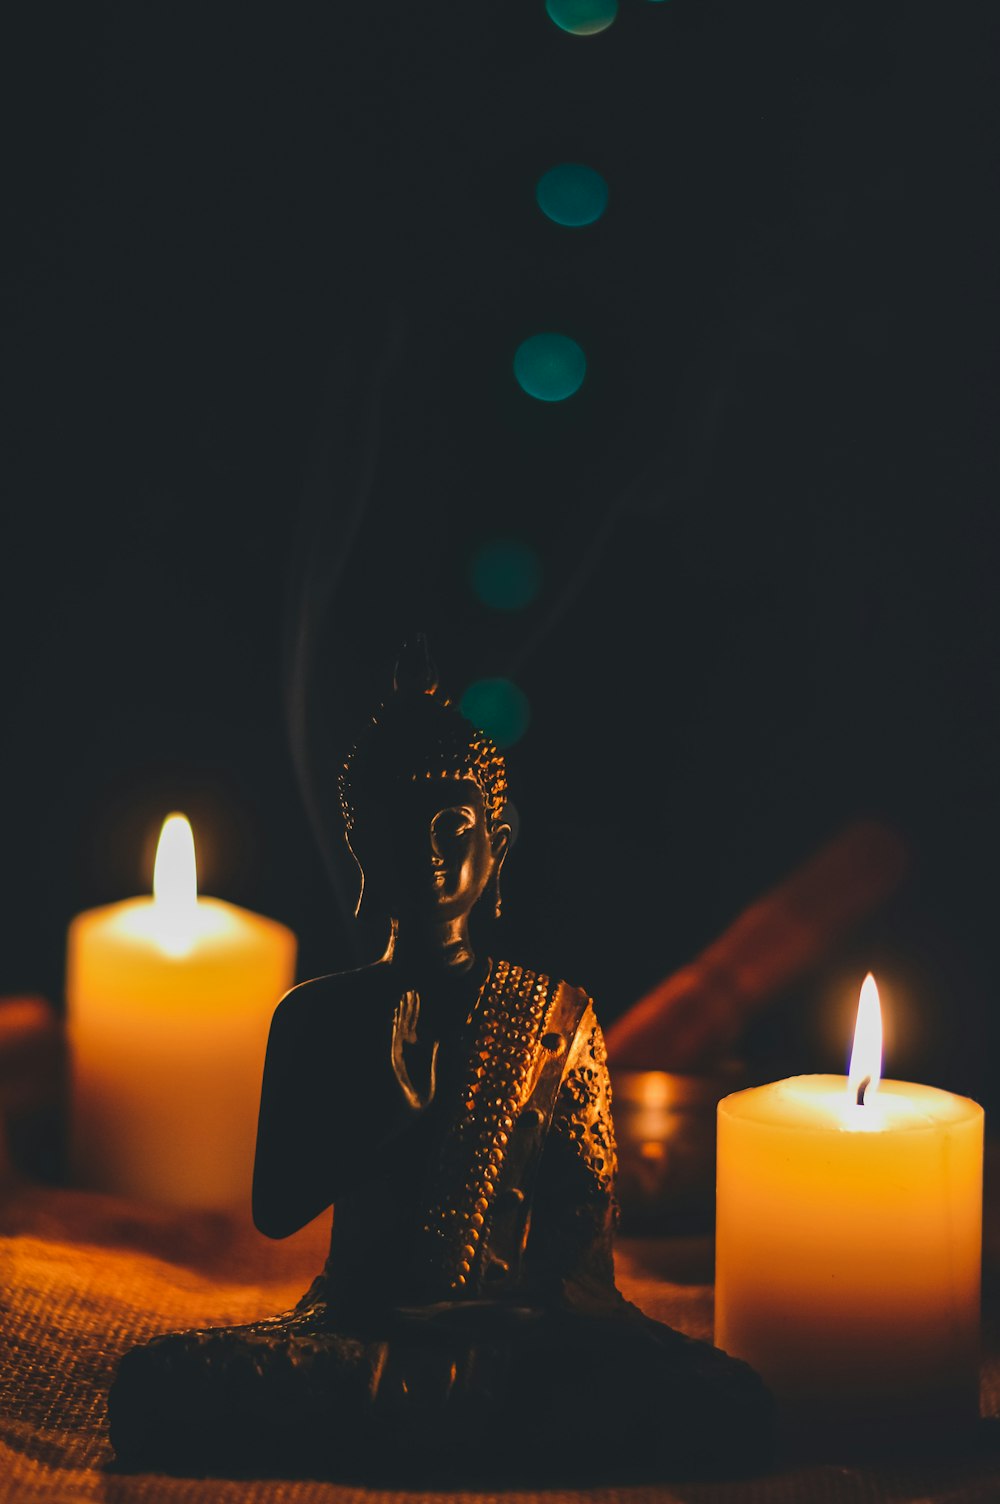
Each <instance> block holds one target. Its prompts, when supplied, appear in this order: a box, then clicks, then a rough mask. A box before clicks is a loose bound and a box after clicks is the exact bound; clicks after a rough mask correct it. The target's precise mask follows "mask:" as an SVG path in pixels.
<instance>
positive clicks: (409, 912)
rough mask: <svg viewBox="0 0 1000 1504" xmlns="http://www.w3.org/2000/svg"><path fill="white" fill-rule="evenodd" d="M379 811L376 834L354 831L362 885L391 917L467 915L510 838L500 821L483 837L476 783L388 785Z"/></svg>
mask: <svg viewBox="0 0 1000 1504" xmlns="http://www.w3.org/2000/svg"><path fill="white" fill-rule="evenodd" d="M381 814H382V818H381V819H380V820H379V821H378V824H379V825H380V826H381V829H380V831H379V832H378V834H377V835H376V832H375V830H374V829H373V828H372V825H371V824H370V823H367V822H366V823H367V828H366V830H365V831H361V830H360V829H359V831H358V837H359V839H358V844H357V846H356V847H355V849H356V850H357V854H358V857H359V860H360V862H361V865H362V867H363V869H364V872H365V881H366V885H369V884H370V886H371V888H372V889H373V890H374V891H377V892H378V894H379V895H380V897H381V898H382V899H383V900H384V901H385V902H386V903H387V904H388V905H389V906H390V909H391V912H392V913H393V914H394V915H395V916H396V917H397V918H412V919H417V920H420V919H423V920H429V921H431V922H437V921H441V920H447V919H456V918H460V917H462V916H464V915H466V914H468V913H469V912H470V910H471V909H472V908H473V907H474V905H475V904H476V903H477V902H478V900H479V899H480V898H481V897H482V895H483V893H484V891H485V889H486V887H487V886H488V884H489V882H490V879H491V878H492V877H493V875H494V872H495V871H497V869H498V868H499V866H500V863H501V862H502V861H503V858H504V856H505V855H506V851H507V843H508V841H509V839H510V828H509V826H506V825H502V826H499V827H498V828H497V829H496V830H495V831H494V832H493V833H492V835H491V834H490V829H489V825H488V822H487V818H486V811H485V809H484V806H483V796H482V794H481V793H480V791H479V786H478V784H477V783H476V782H475V780H474V779H472V778H460V779H455V778H429V779H417V780H416V781H415V782H413V783H408V784H405V785H402V786H401V787H399V788H397V789H396V790H394V791H393V793H392V795H391V797H390V799H389V800H388V801H387V803H386V805H385V807H384V810H383V811H382V812H381ZM352 844H354V843H353V842H352Z"/></svg>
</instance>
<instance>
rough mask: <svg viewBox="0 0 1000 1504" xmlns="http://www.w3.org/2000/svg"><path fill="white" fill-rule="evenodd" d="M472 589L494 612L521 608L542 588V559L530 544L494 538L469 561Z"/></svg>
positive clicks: (517, 540)
mask: <svg viewBox="0 0 1000 1504" xmlns="http://www.w3.org/2000/svg"><path fill="white" fill-rule="evenodd" d="M471 576H472V588H473V590H474V591H475V593H476V595H478V597H479V599H480V600H481V601H482V602H483V604H484V605H486V606H492V607H493V609H494V610H495V611H521V610H523V609H524V607H525V606H530V605H531V602H532V601H533V600H534V599H535V597H536V595H537V594H538V592H539V590H540V589H541V587H542V561H541V560H540V559H539V557H538V554H537V553H536V552H535V550H534V549H533V548H532V546H531V544H530V543H522V542H521V541H520V540H519V539H517V538H497V539H495V540H494V541H493V542H492V543H484V544H483V546H482V548H481V549H480V550H479V552H478V553H477V554H476V556H475V557H474V559H473V560H472V569H471Z"/></svg>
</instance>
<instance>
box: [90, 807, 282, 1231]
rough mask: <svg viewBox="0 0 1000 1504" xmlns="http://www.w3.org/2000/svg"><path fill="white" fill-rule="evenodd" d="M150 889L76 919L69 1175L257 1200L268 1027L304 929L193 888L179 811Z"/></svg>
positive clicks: (146, 1194) (234, 1200)
mask: <svg viewBox="0 0 1000 1504" xmlns="http://www.w3.org/2000/svg"><path fill="white" fill-rule="evenodd" d="M153 886H154V896H153V897H152V898H133V899H129V900H127V901H126V902H124V903H116V904H110V905H108V906H106V907H104V908H99V909H91V910H89V911H88V912H86V913H84V914H79V915H77V917H76V918H75V919H74V920H73V922H72V924H71V925H70V930H69V939H68V954H67V984H66V985H67V1006H68V1029H69V1040H70V1050H71V1061H72V1105H71V1157H72V1163H73V1169H74V1176H75V1179H76V1182H77V1183H78V1184H81V1185H85V1186H90V1187H93V1188H96V1189H101V1190H108V1191H117V1192H120V1193H122V1194H124V1195H128V1196H135V1197H140V1198H143V1199H146V1200H151V1201H162V1202H170V1203H173V1204H175V1205H186V1206H204V1207H231V1206H238V1205H245V1206H247V1207H249V1204H250V1187H251V1181H252V1177H253V1158H254V1147H255V1142H256V1126H257V1110H258V1104H259V1101H260V1084H261V1075H262V1072H263V1065H264V1052H265V1048H266V1045H267V1034H268V1028H269V1026H270V1021H271V1015H272V1014H273V1012H274V1009H275V1007H276V1006H277V1003H278V1001H279V999H280V998H281V996H282V994H283V993H284V992H286V991H287V989H288V988H289V987H290V986H291V984H292V981H293V979H294V971H295V950H296V941H295V936H294V935H293V934H292V932H291V930H289V929H287V928H286V927H285V926H284V925H283V924H278V923H276V922H275V921H274V920H272V919H265V918H263V917H262V916H261V915H259V914H252V913H250V912H248V911H247V910H246V909H241V908H237V907H236V906H235V905H233V904H229V903H223V902H222V901H221V900H219V899H217V898H200V897H198V896H197V879H196V871H195V856H194V840H193V837H192V834H191V827H190V826H189V825H188V822H187V821H186V820H185V819H184V817H183V816H171V817H170V818H169V819H168V820H167V821H166V822H165V824H164V827H163V831H162V833H161V836H160V844H159V848H158V850H157V859H156V870H155V874H154V884H153Z"/></svg>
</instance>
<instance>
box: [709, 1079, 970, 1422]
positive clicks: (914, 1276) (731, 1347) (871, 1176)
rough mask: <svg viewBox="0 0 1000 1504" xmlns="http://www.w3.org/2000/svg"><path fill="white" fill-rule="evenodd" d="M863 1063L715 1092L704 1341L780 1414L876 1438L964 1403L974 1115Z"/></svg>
mask: <svg viewBox="0 0 1000 1504" xmlns="http://www.w3.org/2000/svg"><path fill="white" fill-rule="evenodd" d="M870 1074H874V1076H875V1082H874V1084H875V1085H876V1086H877V1092H876V1093H875V1094H874V1095H872V1094H871V1092H870V1090H869V1091H867V1092H865V1091H864V1089H863V1085H862V1087H861V1089H862V1091H863V1095H864V1105H858V1101H857V1093H858V1089H859V1087H858V1085H852V1088H851V1091H850V1093H849V1092H848V1083H847V1080H846V1079H845V1078H844V1077H842V1076H798V1077H793V1078H791V1079H789V1080H786V1081H778V1082H775V1083H773V1084H772V1085H770V1086H762V1087H757V1088H753V1089H751V1090H749V1091H742V1092H737V1093H736V1094H735V1095H733V1096H730V1097H727V1098H725V1099H724V1100H723V1101H722V1102H721V1103H720V1104H719V1116H718V1129H719V1137H718V1172H717V1232H716V1287H715V1300H716V1311H715V1323H716V1325H715V1340H716V1343H717V1344H718V1346H719V1347H721V1348H723V1349H724V1350H725V1351H726V1352H728V1353H731V1354H733V1355H734V1356H736V1357H740V1358H744V1359H746V1361H747V1362H748V1363H750V1364H752V1365H753V1367H754V1368H756V1369H757V1371H758V1372H759V1373H760V1374H761V1375H762V1377H763V1378H764V1379H765V1381H766V1382H767V1383H768V1385H769V1386H770V1387H771V1389H772V1390H773V1391H774V1393H775V1395H776V1396H777V1398H778V1400H779V1404H780V1408H781V1411H782V1413H783V1415H784V1417H785V1419H786V1421H787V1422H789V1423H790V1425H791V1426H793V1427H798V1428H804V1429H806V1430H810V1431H817V1432H823V1431H826V1432H835V1431H837V1430H838V1429H839V1430H842V1431H843V1433H844V1434H845V1435H847V1434H849V1433H850V1432H852V1431H853V1432H856V1433H868V1435H869V1437H871V1438H875V1437H877V1436H878V1435H879V1434H882V1433H884V1432H886V1431H888V1430H891V1429H894V1428H897V1427H907V1428H908V1427H914V1428H916V1427H921V1426H922V1427H924V1428H925V1429H927V1428H933V1429H940V1428H944V1427H951V1426H953V1425H955V1424H961V1423H963V1422H970V1421H972V1420H974V1419H975V1417H976V1416H977V1415H978V1402H979V1333H980V1267H981V1249H982V1164H983V1110H982V1108H981V1107H979V1106H978V1105H977V1104H976V1103H975V1102H971V1101H969V1100H968V1099H967V1098H965V1097H959V1096H955V1095H953V1094H952V1093H950V1092H945V1091H938V1090H936V1089H935V1088H933V1087H929V1086H916V1085H912V1084H910V1083H908V1082H900V1081H883V1082H881V1083H880V1084H879V1083H878V1081H877V1067H876V1069H875V1072H874V1073H870ZM856 1075H857V1073H856V1072H854V1071H853V1070H852V1080H853V1079H854V1077H855V1076H856ZM859 1080H860V1082H861V1083H863V1081H864V1080H865V1077H864V1075H861V1076H860V1077H859Z"/></svg>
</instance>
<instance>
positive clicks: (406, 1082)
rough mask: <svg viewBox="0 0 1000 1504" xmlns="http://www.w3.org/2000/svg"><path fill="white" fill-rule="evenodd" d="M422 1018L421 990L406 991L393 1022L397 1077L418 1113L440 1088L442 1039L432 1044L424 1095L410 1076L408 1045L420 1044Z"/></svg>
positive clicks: (405, 1094)
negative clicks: (419, 1030) (439, 1047)
mask: <svg viewBox="0 0 1000 1504" xmlns="http://www.w3.org/2000/svg"><path fill="white" fill-rule="evenodd" d="M419 1020H420V994H419V992H404V993H403V995H402V997H401V998H400V1000H399V1002H398V1003H397V1004H396V1013H395V1017H394V1018H393V1021H392V1068H393V1071H394V1072H395V1076H396V1080H397V1081H398V1082H399V1084H400V1086H401V1087H402V1089H403V1095H404V1097H405V1098H406V1100H407V1102H408V1103H409V1105H410V1106H411V1107H412V1108H413V1110H414V1112H423V1111H424V1109H425V1108H427V1107H429V1106H430V1104H431V1103H432V1102H433V1100H434V1093H435V1091H436V1089H437V1052H438V1041H437V1040H436V1039H435V1041H434V1043H433V1045H432V1046H431V1054H430V1064H429V1067H428V1082H427V1090H426V1092H425V1093H423V1094H421V1093H420V1092H419V1091H418V1090H417V1088H416V1087H415V1086H414V1084H413V1081H412V1080H411V1078H410V1072H409V1068H408V1067H407V1064H406V1061H405V1059H404V1058H403V1047H404V1045H419V1043H420V1041H419V1039H418V1037H417V1024H418V1022H419Z"/></svg>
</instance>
